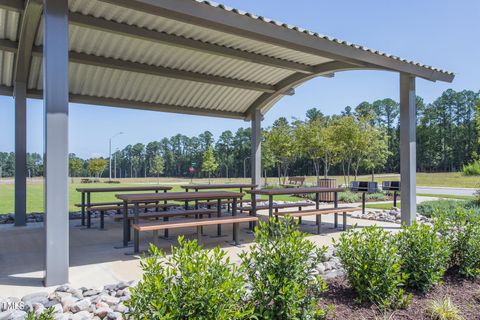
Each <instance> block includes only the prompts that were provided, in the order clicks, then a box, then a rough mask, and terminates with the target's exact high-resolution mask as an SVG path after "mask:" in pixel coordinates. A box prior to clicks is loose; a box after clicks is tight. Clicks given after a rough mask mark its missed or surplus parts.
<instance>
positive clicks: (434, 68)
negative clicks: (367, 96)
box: [191, 0, 453, 74]
mask: <svg viewBox="0 0 480 320" xmlns="http://www.w3.org/2000/svg"><path fill="white" fill-rule="evenodd" d="M191 1H194V2H198V3H202V4H206V5H209V6H211V7H214V8H221V9H223V10H225V11H228V12H234V13H236V14H239V15H243V16H247V17H250V18H252V19H255V20H261V21H264V22H267V23H271V24H274V25H276V26H279V27H283V28H287V29H290V30H295V31H298V32H300V33H305V34H308V35H311V36H315V37H318V38H322V39H325V40H329V41H332V42H336V43H340V44H343V45H346V46H349V47H353V48H356V49H360V50H363V51H366V52H370V53H374V54H378V55H381V56H385V57H388V58H391V59H394V60H399V61H402V62H406V63H410V64H413V65H416V66H420V67H423V68H427V69H431V70H435V71H438V72H442V73H447V74H453V72H450V71H447V70H443V69H439V68H436V67H432V66H429V65H426V64H422V63H419V62H416V61H413V60H408V59H403V58H400V57H397V56H395V55H392V54H389V53H385V52H382V51H379V50H375V49H371V48H368V47H365V46H362V45H358V44H355V43H351V42H348V41H345V40H341V39H338V38H333V37H329V36H326V35H323V34H320V33H317V32H313V31H310V30H307V29H304V28H301V27H297V26H293V25H290V24H287V23H283V22H280V21H277V20H273V19H270V18H266V17H262V16H258V15H255V14H252V13H249V12H245V11H242V10H238V9H235V8H232V7H228V6H225V5H223V4H219V3H216V2H213V1H207V0H191Z"/></svg>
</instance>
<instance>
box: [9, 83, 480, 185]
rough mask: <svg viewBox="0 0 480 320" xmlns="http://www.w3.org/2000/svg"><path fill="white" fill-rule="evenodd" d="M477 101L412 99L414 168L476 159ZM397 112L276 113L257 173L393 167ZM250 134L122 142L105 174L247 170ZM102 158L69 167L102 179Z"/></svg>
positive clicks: (450, 93) (449, 93)
mask: <svg viewBox="0 0 480 320" xmlns="http://www.w3.org/2000/svg"><path fill="white" fill-rule="evenodd" d="M479 101H480V92H474V91H471V90H463V91H455V90H452V89H449V90H446V91H445V92H443V93H442V95H441V96H440V97H438V98H437V99H436V100H435V101H433V102H431V103H426V102H425V101H424V100H423V99H422V98H421V97H417V170H418V171H421V172H449V171H459V170H461V168H462V167H463V166H464V165H466V164H468V163H471V162H472V161H475V160H477V159H478V158H479V154H480V145H479V137H480V134H479V132H480V111H479V108H480V106H479ZM399 115H400V106H399V103H398V102H397V101H395V100H393V99H390V98H386V99H380V100H376V101H373V102H366V101H365V102H362V103H360V104H359V105H358V106H356V107H354V108H352V107H350V106H347V107H346V108H345V109H344V110H342V111H341V113H340V114H337V115H331V116H327V115H324V114H323V113H322V112H321V110H320V109H318V108H312V109H310V110H308V111H307V113H306V115H305V118H304V119H292V120H290V121H288V120H287V119H286V118H279V119H277V120H276V121H275V122H274V124H273V125H272V126H271V127H270V128H265V129H264V130H263V140H264V142H263V145H262V162H263V173H264V175H267V176H278V177H281V176H287V175H317V176H326V175H328V174H335V175H342V174H343V175H345V176H346V177H347V176H350V175H357V174H367V173H374V172H398V171H399V163H400V150H399V143H400V124H399ZM476 117H478V119H477V118H476ZM250 135H251V130H250V128H240V129H238V130H237V131H235V132H232V131H231V130H227V131H224V132H223V133H222V134H221V135H220V136H219V137H218V139H214V137H213V134H212V133H211V132H209V131H205V132H203V133H201V134H200V135H198V136H194V137H188V136H186V135H182V134H177V135H175V136H172V137H170V138H167V137H165V138H163V139H161V140H158V141H152V142H150V143H148V144H143V143H137V144H134V145H128V146H126V147H125V148H123V149H122V150H117V151H115V152H114V153H113V154H112V168H114V169H112V170H113V172H112V176H113V177H117V178H124V177H157V176H169V177H190V176H194V177H206V176H209V175H211V176H218V177H243V176H249V175H250ZM208 150H211V151H209V152H210V153H211V154H208V162H209V163H210V164H211V165H210V166H209V167H210V168H214V170H212V169H210V170H208V171H206V170H204V168H202V163H203V162H204V161H205V155H206V153H207V151H208ZM212 156H213V157H212ZM212 158H213V160H214V162H213V164H214V165H212ZM108 162H109V159H108V158H106V159H105V158H103V159H80V158H79V157H77V156H76V155H74V154H71V155H70V171H71V172H70V173H71V175H72V176H97V177H108V175H109V172H108ZM27 166H28V172H29V174H30V176H40V175H43V162H42V157H41V156H40V155H39V154H36V153H32V154H28V157H27ZM192 168H193V170H192ZM0 170H1V175H2V176H12V175H13V174H14V170H15V154H14V153H12V152H10V153H6V152H0Z"/></svg>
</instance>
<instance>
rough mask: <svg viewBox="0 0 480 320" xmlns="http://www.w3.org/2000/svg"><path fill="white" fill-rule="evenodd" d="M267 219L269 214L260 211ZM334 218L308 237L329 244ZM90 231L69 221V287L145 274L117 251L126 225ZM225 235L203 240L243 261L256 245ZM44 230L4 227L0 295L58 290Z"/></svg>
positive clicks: (190, 232) (209, 233)
mask: <svg viewBox="0 0 480 320" xmlns="http://www.w3.org/2000/svg"><path fill="white" fill-rule="evenodd" d="M261 216H262V219H266V213H265V212H262V213H261ZM314 220H315V218H314V217H306V218H304V219H303V222H302V225H301V230H303V231H305V232H307V233H314V232H316V226H315V222H314ZM333 220H334V215H333V214H330V215H325V216H322V234H320V235H316V234H311V235H309V236H308V239H310V240H311V241H313V242H314V243H316V244H318V245H327V246H328V245H331V244H332V239H333V238H338V237H339V236H340V234H341V232H342V229H341V227H342V224H341V223H342V218H341V215H339V229H334V228H333ZM93 221H94V225H93V227H92V229H82V228H79V227H78V226H77V225H78V223H79V221H71V222H70V283H71V285H73V286H75V287H88V288H97V287H103V286H104V285H107V284H112V283H117V282H119V281H130V280H139V279H141V276H142V271H141V269H140V266H139V261H140V257H139V256H132V255H126V254H125V253H128V252H132V251H133V249H132V247H129V248H124V249H114V247H115V246H118V245H120V244H121V240H122V224H121V223H120V222H114V221H113V220H111V219H109V218H107V219H106V225H105V228H106V229H105V230H104V231H101V230H99V229H97V227H98V225H99V221H98V220H96V219H94V220H93ZM354 224H357V225H358V227H364V226H369V225H372V224H377V225H379V226H382V227H384V228H386V229H388V230H398V229H399V228H400V226H399V225H398V224H393V223H386V222H378V221H369V220H360V219H353V218H351V217H349V218H348V226H352V225H354ZM222 230H223V234H224V235H225V237H221V238H217V237H213V235H215V234H216V226H209V227H205V228H204V233H205V235H204V236H203V237H202V242H203V244H204V245H205V247H206V248H212V247H215V246H220V247H222V248H223V249H224V250H225V251H226V252H227V255H228V256H229V257H230V259H231V260H232V261H234V262H238V261H239V257H238V254H239V253H240V252H242V251H244V250H248V249H249V246H250V244H251V243H252V242H253V235H252V234H251V233H250V232H248V229H247V225H246V224H243V225H241V227H240V230H241V232H240V239H241V243H242V244H241V245H240V246H232V245H231V244H230V241H231V240H232V238H231V237H232V227H231V226H227V225H225V226H223V227H222ZM194 233H195V229H194V228H191V229H188V228H187V229H178V230H170V236H171V237H172V238H171V239H169V240H163V239H161V240H160V241H159V246H160V247H161V248H162V249H163V250H165V251H167V252H170V248H171V246H172V245H176V244H177V240H176V238H177V236H178V235H181V234H184V235H185V237H186V238H188V239H195V238H196V235H195V234H194ZM140 237H141V242H142V243H141V249H143V250H145V249H147V248H148V242H149V241H150V240H151V239H152V238H151V233H145V234H141V236H140ZM44 250H45V246H44V229H43V224H42V223H34V224H30V225H28V226H27V227H21V228H18V227H13V225H2V226H0V297H10V296H14V297H22V296H24V295H26V294H29V293H33V292H38V291H53V290H54V289H55V288H54V287H50V288H45V287H43V283H42V280H43V273H44V271H43V268H44Z"/></svg>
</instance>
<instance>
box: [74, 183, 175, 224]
mask: <svg viewBox="0 0 480 320" xmlns="http://www.w3.org/2000/svg"><path fill="white" fill-rule="evenodd" d="M171 189H172V187H167V186H158V185H152V186H137V187H90V188H89V187H86V188H77V189H76V190H77V192H80V193H81V194H82V202H81V209H82V226H85V209H86V208H89V207H90V206H91V194H92V193H105V192H139V191H154V192H155V193H158V192H159V191H163V192H167V191H168V190H171ZM89 220H90V219H89ZM87 228H90V221H88V224H87Z"/></svg>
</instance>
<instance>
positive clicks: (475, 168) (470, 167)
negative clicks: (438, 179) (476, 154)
mask: <svg viewBox="0 0 480 320" xmlns="http://www.w3.org/2000/svg"><path fill="white" fill-rule="evenodd" d="M462 171H463V174H464V175H466V176H480V160H476V161H474V162H472V163H469V164H467V165H464V166H463V170H462Z"/></svg>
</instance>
